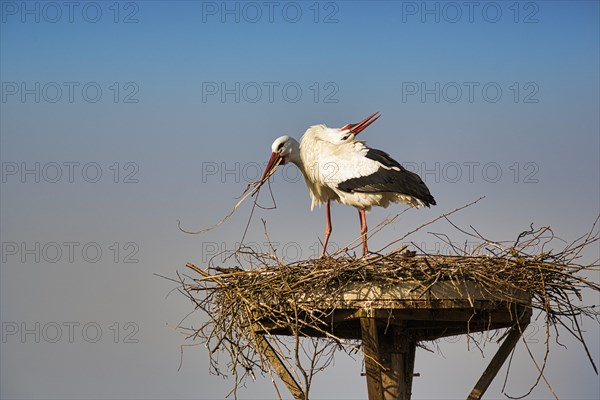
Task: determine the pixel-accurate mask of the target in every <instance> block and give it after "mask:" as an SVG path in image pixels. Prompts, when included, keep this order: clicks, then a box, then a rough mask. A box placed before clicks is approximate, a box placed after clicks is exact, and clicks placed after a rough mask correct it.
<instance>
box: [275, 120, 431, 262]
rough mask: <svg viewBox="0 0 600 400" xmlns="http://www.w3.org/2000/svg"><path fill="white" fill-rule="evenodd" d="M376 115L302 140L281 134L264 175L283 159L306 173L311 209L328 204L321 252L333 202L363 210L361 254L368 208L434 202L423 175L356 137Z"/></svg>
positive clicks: (315, 130)
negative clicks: (408, 168)
mask: <svg viewBox="0 0 600 400" xmlns="http://www.w3.org/2000/svg"><path fill="white" fill-rule="evenodd" d="M377 114H378V113H375V114H372V115H371V116H369V117H367V118H365V119H364V120H363V121H361V122H359V123H357V124H348V125H346V126H344V127H342V128H328V127H326V126H325V125H314V126H311V127H310V128H309V129H308V130H307V131H306V132H305V133H304V135H303V136H302V139H301V140H300V143H298V142H297V141H296V140H295V139H293V138H291V137H289V136H281V137H279V138H277V139H276V140H275V141H274V142H273V145H272V147H271V148H272V151H273V153H272V154H271V159H270V160H269V163H268V165H267V168H266V169H265V175H264V176H266V175H267V173H268V172H269V171H270V170H271V169H272V168H273V167H274V166H275V165H277V162H278V161H280V163H281V164H285V163H286V162H288V161H289V162H292V163H294V164H295V165H296V166H297V167H298V168H299V169H300V171H301V172H302V175H303V176H304V180H305V182H306V186H307V187H308V190H309V193H310V197H311V200H312V204H311V209H314V207H315V206H316V205H321V204H322V203H325V204H326V217H327V226H326V230H325V240H324V243H323V252H322V256H324V255H325V250H326V248H327V242H328V240H329V235H330V234H331V219H330V202H331V200H334V201H337V202H339V203H342V204H345V205H349V206H353V207H356V208H357V209H358V210H359V216H360V221H361V233H362V239H363V255H366V254H367V253H368V247H367V240H366V233H367V224H366V216H365V211H369V210H370V209H371V207H372V206H380V207H387V206H389V204H390V203H403V204H407V205H409V206H412V207H417V208H418V207H421V206H427V207H429V205H435V204H436V203H435V200H434V198H433V197H432V196H431V194H430V193H429V189H427V187H426V186H425V184H424V183H423V181H422V180H421V178H420V177H419V176H418V175H417V174H415V173H413V172H410V171H408V170H406V169H404V168H403V167H402V166H401V165H400V164H399V163H398V162H397V161H395V160H393V159H392V158H391V157H390V156H389V155H388V154H387V153H385V152H383V151H381V150H376V149H371V148H369V147H367V146H366V144H365V142H364V141H360V140H356V139H355V136H356V135H358V134H359V133H360V132H361V131H362V130H364V129H365V128H366V127H368V126H369V125H370V124H371V123H373V122H374V121H375V120H377V118H379V116H380V115H377Z"/></svg>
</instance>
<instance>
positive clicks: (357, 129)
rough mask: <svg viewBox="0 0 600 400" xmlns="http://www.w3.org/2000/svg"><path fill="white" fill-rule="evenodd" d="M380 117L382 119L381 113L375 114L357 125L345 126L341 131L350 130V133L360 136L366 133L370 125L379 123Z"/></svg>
mask: <svg viewBox="0 0 600 400" xmlns="http://www.w3.org/2000/svg"><path fill="white" fill-rule="evenodd" d="M379 117H381V114H379V112H375V113H373V114H371V115H369V116H368V117H367V118H365V119H363V120H362V121H360V122H358V123H356V124H347V125H345V126H344V127H342V128H341V130H342V131H344V130H348V132H350V133H353V134H354V135H358V134H359V133H361V132H362V131H364V130H365V129H366V128H367V127H368V126H369V125H371V124H372V123H373V122H375V121H377V119H378V118H379Z"/></svg>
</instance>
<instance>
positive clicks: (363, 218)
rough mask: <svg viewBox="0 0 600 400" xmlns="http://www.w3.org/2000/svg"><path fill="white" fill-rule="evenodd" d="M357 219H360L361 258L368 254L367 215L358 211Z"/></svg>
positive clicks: (362, 211) (363, 211)
mask: <svg viewBox="0 0 600 400" xmlns="http://www.w3.org/2000/svg"><path fill="white" fill-rule="evenodd" d="M358 217H359V218H360V233H361V235H362V251H363V257H366V255H367V254H368V253H369V247H368V246H367V214H366V212H365V210H358Z"/></svg>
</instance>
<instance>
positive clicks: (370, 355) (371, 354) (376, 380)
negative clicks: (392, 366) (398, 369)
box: [360, 318, 383, 400]
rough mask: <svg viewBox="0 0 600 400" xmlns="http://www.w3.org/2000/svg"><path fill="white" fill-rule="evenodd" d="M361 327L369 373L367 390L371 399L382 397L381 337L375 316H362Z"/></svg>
mask: <svg viewBox="0 0 600 400" xmlns="http://www.w3.org/2000/svg"><path fill="white" fill-rule="evenodd" d="M360 329H361V336H362V346H363V352H364V354H365V372H366V374H367V392H368V394H369V400H381V399H382V392H383V390H382V385H381V372H380V371H381V370H380V366H379V365H378V364H377V362H378V361H379V338H378V334H377V333H378V332H377V322H376V319H375V318H361V319H360Z"/></svg>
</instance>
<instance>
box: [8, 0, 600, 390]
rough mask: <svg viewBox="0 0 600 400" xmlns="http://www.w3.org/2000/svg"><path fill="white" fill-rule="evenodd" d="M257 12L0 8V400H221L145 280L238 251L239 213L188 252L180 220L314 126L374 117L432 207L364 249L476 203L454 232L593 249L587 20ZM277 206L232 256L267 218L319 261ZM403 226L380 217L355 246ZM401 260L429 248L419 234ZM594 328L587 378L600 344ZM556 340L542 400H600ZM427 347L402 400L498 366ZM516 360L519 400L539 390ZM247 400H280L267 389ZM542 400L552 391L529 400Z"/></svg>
mask: <svg viewBox="0 0 600 400" xmlns="http://www.w3.org/2000/svg"><path fill="white" fill-rule="evenodd" d="M272 4H273V9H272V15H270V14H269V11H270V10H269V6H268V5H265V4H264V2H251V3H249V5H248V3H243V2H229V3H223V2H195V1H181V2H164V1H134V2H121V3H114V2H101V1H99V2H75V3H74V5H73V9H72V10H69V8H68V6H65V5H64V4H63V3H62V2H49V3H47V2H34V1H32V2H20V1H19V2H11V1H2V2H0V5H1V7H0V12H1V15H0V75H1V76H0V78H1V79H0V80H1V82H2V93H1V95H2V98H1V99H0V101H1V103H0V106H1V111H0V132H1V138H0V145H1V149H0V156H1V160H2V173H3V175H2V183H1V185H2V193H1V195H0V200H1V205H0V212H1V216H2V224H1V227H0V233H1V235H2V243H3V250H2V251H3V253H2V266H1V269H0V277H1V283H0V289H1V290H0V300H1V320H2V323H3V324H4V325H3V329H4V331H3V332H4V333H7V332H8V331H6V330H7V329H9V330H10V329H13V328H14V327H15V326H16V327H18V332H17V333H14V334H11V335H8V336H6V338H5V339H6V340H3V341H2V343H0V346H1V348H2V356H1V358H0V367H1V372H2V374H1V378H0V387H1V390H0V397H2V398H14V399H21V398H22V399H24V398H90V399H91V398H201V399H214V398H223V397H224V396H225V395H226V394H227V393H228V391H229V388H230V386H231V382H229V381H226V380H222V379H221V378H219V377H215V376H212V375H209V374H208V362H207V356H206V352H205V350H204V348H203V347H201V346H197V347H190V348H187V350H186V352H185V358H184V363H183V367H182V369H181V370H180V371H177V369H178V366H179V361H180V359H179V356H180V353H179V349H180V348H179V346H180V345H181V344H184V343H189V341H186V340H185V339H184V337H183V336H182V335H181V334H180V333H178V332H177V330H176V329H175V327H176V325H177V324H178V322H179V321H180V319H181V318H183V317H184V316H185V315H186V314H187V313H188V312H189V311H190V310H191V305H190V304H189V303H188V302H186V301H185V299H183V298H181V297H180V296H177V295H176V294H171V295H169V296H167V294H168V293H169V291H170V290H171V289H172V285H171V284H170V283H169V282H167V281H165V280H163V279H160V278H158V277H156V276H155V275H154V274H161V275H168V276H173V275H174V274H175V271H176V270H183V268H184V267H183V266H184V264H185V263H186V262H188V261H191V262H195V263H196V264H197V265H202V264H204V263H206V261H207V256H208V253H210V251H212V249H214V248H215V246H216V248H226V249H231V248H233V247H234V246H235V244H236V242H237V241H239V239H240V238H241V233H242V231H243V228H244V226H245V224H246V221H247V218H248V214H249V206H248V205H246V206H245V207H242V209H240V210H239V211H238V212H237V213H236V214H235V215H234V217H233V218H232V219H231V220H230V221H228V223H227V224H224V225H223V226H222V227H220V228H219V229H218V230H215V231H212V232H210V233H208V234H206V235H203V236H189V235H185V234H183V233H181V232H179V231H178V229H177V222H176V221H177V220H181V221H182V223H183V224H184V226H186V227H189V228H191V229H195V228H198V229H199V228H203V227H206V226H208V225H211V224H212V223H214V222H216V221H217V220H219V219H220V217H221V216H223V215H225V214H226V213H227V212H228V211H229V210H230V208H231V207H232V206H233V204H234V203H235V197H236V196H238V195H239V193H240V192H241V191H242V190H243V188H244V187H245V186H246V183H247V181H248V180H252V179H256V173H257V171H258V168H257V166H259V167H262V166H264V163H265V162H266V161H267V158H268V156H269V153H270V145H271V143H272V141H273V140H274V139H275V138H276V137H278V136H280V135H283V134H289V135H292V136H295V137H297V138H299V137H300V136H301V135H302V133H303V132H304V131H305V130H306V128H308V127H309V126H310V125H313V124H317V123H325V124H327V125H329V126H342V125H344V124H346V123H348V122H357V121H359V120H361V119H363V118H364V117H366V116H367V115H369V114H371V113H373V112H375V111H379V112H381V113H382V115H383V116H382V117H381V118H380V119H379V120H378V121H377V122H376V123H375V124H374V125H372V126H371V127H369V129H368V130H366V131H365V132H364V133H363V134H362V135H364V137H363V138H364V139H365V140H368V143H369V145H371V146H373V147H376V148H380V149H383V150H385V151H387V152H389V153H390V154H391V155H392V156H393V157H394V158H395V159H397V160H398V161H400V162H401V163H403V164H405V166H407V167H410V168H411V169H412V170H414V171H416V172H418V173H419V174H420V175H421V176H422V177H423V178H424V180H425V182H426V183H427V185H428V187H429V188H430V190H431V192H432V194H433V195H434V196H435V198H436V200H437V203H438V206H436V207H434V208H432V209H430V210H419V211H409V212H407V213H405V214H404V215H403V216H402V218H401V220H400V222H398V223H397V224H396V225H394V226H393V227H391V228H390V229H388V230H386V231H384V232H382V234H381V235H379V236H376V237H374V238H373V239H372V241H371V242H370V245H371V247H372V248H377V246H379V247H381V246H383V245H385V244H386V243H388V242H389V241H391V240H393V238H394V237H398V236H401V235H402V234H403V233H404V232H406V231H407V230H408V229H410V228H414V227H416V226H418V225H420V224H422V223H423V222H425V221H428V220H430V219H433V218H434V217H436V216H438V215H440V214H441V213H444V212H448V211H451V210H453V209H454V208H456V207H459V206H461V205H464V204H466V203H468V202H470V201H472V200H474V199H476V198H478V197H480V196H486V198H485V199H484V200H483V201H481V202H480V203H479V204H478V205H477V206H474V207H471V208H469V209H468V210H466V211H464V212H463V213H461V214H460V215H459V216H457V217H456V221H457V222H458V223H460V224H462V225H463V226H468V225H473V226H476V227H477V228H478V230H479V231H480V232H482V233H485V234H486V235H487V236H489V237H492V238H494V239H498V240H504V239H514V238H515V237H516V235H517V234H518V233H519V232H521V231H523V230H524V229H526V228H527V227H528V226H529V224H530V223H531V222H533V223H534V224H535V226H547V225H550V226H552V227H553V229H554V231H555V233H556V234H557V235H558V236H559V237H560V238H562V239H564V240H565V241H567V242H568V241H572V240H574V239H576V238H577V237H578V236H579V235H581V234H583V233H584V232H586V231H587V230H588V229H589V227H590V225H591V223H592V221H593V220H594V219H595V217H596V216H597V215H598V213H599V212H600V208H599V204H600V198H599V193H600V182H599V180H600V178H599V172H598V171H599V170H600V134H599V132H600V122H599V113H598V110H599V109H600V100H599V92H600V90H599V89H600V81H599V73H598V71H599V70H600V55H599V47H600V46H599V45H600V43H599V37H600V35H599V33H600V32H599V3H598V2H597V1H570V2H561V1H537V2H527V1H523V2H513V1H510V2H504V1H498V2H487V1H483V2H476V4H474V5H473V7H474V8H473V10H472V14H470V10H469V9H468V7H467V6H465V5H464V4H463V2H408V1H397V2H394V1H386V2H377V1H376V2H365V1H348V2H343V1H342V2H320V3H315V2H274V3H272ZM227 10H233V11H232V13H227ZM257 10H260V16H259V15H258V14H256V12H257ZM428 10H430V11H431V12H429V13H428ZM457 10H458V11H459V12H460V15H459V14H456V12H457ZM71 11H72V14H70V12H71ZM98 11H99V12H100V14H98V13H97V12H98ZM297 11H300V12H301V14H297ZM497 11H499V12H500V13H499V14H498V13H497ZM236 18H237V20H236ZM38 20H39V21H38ZM224 91H225V94H224ZM470 168H472V169H470ZM27 171H33V172H27ZM36 171H37V172H36ZM98 174H100V175H98ZM294 177H295V178H294ZM272 187H273V192H274V195H275V198H276V201H277V209H275V210H260V211H259V212H258V214H257V215H255V217H254V219H253V221H252V223H251V225H250V229H249V233H248V237H247V240H248V241H250V242H253V243H258V244H262V243H263V242H264V237H263V235H262V224H261V223H260V218H264V219H265V220H266V221H267V224H268V227H269V233H270V235H271V237H275V238H277V240H278V241H279V242H280V243H281V248H284V247H287V248H293V249H300V252H301V255H302V256H303V258H305V257H311V256H313V255H314V253H315V249H316V250H317V251H318V242H319V238H322V235H323V227H324V215H323V214H324V211H323V210H322V209H316V210H315V211H314V212H312V213H311V212H310V200H309V197H308V194H307V190H306V187H305V186H304V184H303V183H302V181H301V180H300V181H298V179H297V175H296V172H295V171H294V170H293V167H286V168H285V169H283V170H282V172H278V173H277V174H276V175H275V176H274V178H273V184H272ZM264 201H265V202H267V200H266V198H265V200H264ZM402 210H403V207H401V206H394V207H391V208H388V209H377V210H373V212H371V213H370V214H369V216H368V220H369V224H370V226H375V225H376V224H377V223H379V222H380V221H381V220H383V219H384V218H386V217H387V216H390V215H394V214H395V213H397V212H400V211H402ZM332 214H333V227H334V231H333V235H332V238H331V240H332V242H333V244H334V245H337V246H340V245H344V244H346V243H348V242H350V241H351V240H353V239H355V238H356V237H357V236H358V233H359V224H358V218H357V216H356V211H354V210H351V209H349V208H347V207H343V206H339V205H334V206H333V209H332ZM432 230H434V231H448V230H449V227H448V226H445V225H439V226H435V227H433V228H432ZM413 240H414V241H415V242H416V243H419V244H421V245H422V246H425V247H427V248H429V249H437V248H441V245H440V243H439V242H436V239H435V238H434V237H432V236H431V235H427V234H426V233H424V232H423V233H422V234H417V235H416V236H415V237H414V238H413ZM65 243H75V244H65ZM15 246H16V247H15ZM36 246H37V247H36ZM69 246H71V247H69ZM57 249H58V250H57ZM70 249H73V253H72V257H71V258H70V253H69V252H70ZM84 249H85V251H84ZM97 249H100V252H101V254H99V255H95V254H96V253H94V252H95V251H97ZM57 252H60V254H59V253H57ZM36 257H37V258H39V260H37V259H36ZM290 257H292V258H294V257H295V256H290ZM597 257H598V252H597V251H596V252H594V251H589V252H588V253H587V254H585V260H588V261H593V260H594V259H596V258H597ZM130 261H137V262H130ZM592 279H595V280H596V281H598V279H599V277H598V276H597V275H596V276H595V277H592ZM588 296H589V297H588V298H587V300H586V301H587V302H588V303H590V304H598V303H599V301H600V299H598V296H597V294H588ZM193 318H196V319H195V320H194V321H196V322H197V321H199V320H201V316H200V315H194V316H193ZM129 322H131V323H132V324H130V325H127V323H129ZM36 323H39V324H40V325H39V326H40V328H39V335H38V336H40V338H39V343H36V333H35V331H36V328H35V327H36ZM70 323H76V324H78V325H71V326H73V329H74V331H73V332H74V337H73V341H72V342H71V341H70V340H68V339H69V338H68V333H69V330H68V329H69V328H68V326H70V325H69V324H70ZM53 324H58V325H59V326H60V327H61V332H62V336H61V337H60V339H59V340H57V341H56V343H52V340H49V339H52V338H53V336H52V332H53V331H52V329H55V328H56V326H55V325H53ZM65 324H66V325H65ZM86 324H88V325H86ZM84 326H86V327H87V328H89V332H87V333H89V335H88V336H85V335H84V333H83V327H84ZM44 327H46V330H44ZM97 327H100V328H101V330H102V333H101V335H100V337H99V339H98V341H97V342H96V343H90V341H91V340H89V339H90V335H92V336H93V332H94V329H96V328H97ZM87 328H86V329H87ZM585 328H586V330H587V331H588V338H589V343H588V344H589V346H590V351H591V353H592V355H593V357H594V358H595V360H596V363H597V364H598V363H599V361H598V357H599V354H600V349H599V347H600V346H599V343H598V337H599V331H598V324H595V323H591V321H588V322H587V325H586V327H585ZM24 329H29V330H33V332H34V333H29V334H25V336H24V337H22V336H21V334H22V333H23V332H22V331H23V330H24ZM534 330H535V328H534ZM534 330H533V331H532V333H531V334H530V335H531V338H532V340H538V343H535V344H533V347H534V350H535V351H537V353H536V354H538V355H541V354H542V351H543V343H542V342H543V336H541V333H536V332H535V331H534ZM539 332H541V331H539ZM7 334H8V333H7ZM127 335H132V336H130V337H129V339H136V340H137V342H131V340H125V339H126V337H128V336H127ZM536 335H538V336H536ZM563 338H564V341H565V342H566V343H567V345H568V350H565V349H563V348H561V347H560V346H558V345H556V344H555V343H552V346H553V347H552V350H553V352H552V353H551V358H550V361H549V365H548V377H549V379H550V382H551V383H552V385H553V388H554V390H555V391H556V393H557V394H558V395H559V397H560V398H569V399H575V398H577V399H592V398H598V397H599V396H600V386H599V385H598V382H597V376H596V375H595V374H594V373H593V371H592V370H591V368H590V367H589V366H588V365H589V364H588V361H587V360H586V357H585V353H584V351H583V350H582V348H581V347H580V346H579V345H578V344H577V343H575V342H574V341H572V340H567V339H566V334H563V335H561V339H563ZM440 349H441V352H442V353H443V354H440V353H438V352H435V353H434V354H431V353H428V352H425V351H419V353H418V354H417V366H416V369H417V371H418V372H420V373H421V378H418V379H416V380H415V382H414V388H413V389H414V390H413V392H414V397H415V398H418V399H420V398H423V399H424V398H436V399H446V398H464V397H466V394H467V392H468V391H469V390H470V388H471V387H472V385H473V384H474V382H475V380H476V379H477V377H478V372H480V371H482V370H483V369H484V368H485V366H486V364H487V360H488V359H489V358H490V357H491V355H492V354H493V351H494V349H495V346H494V345H491V344H489V345H488V346H487V347H486V349H485V354H486V358H483V357H481V355H480V354H479V352H477V351H473V350H471V351H468V352H467V351H466V349H467V344H466V342H465V341H464V340H461V341H458V342H457V343H448V342H441V343H440ZM519 351H520V352H518V353H517V354H516V355H515V360H514V361H513V377H512V379H513V381H512V385H513V386H510V388H511V391H509V393H511V394H518V393H520V392H523V391H525V390H526V389H527V388H528V385H529V384H531V383H532V382H533V380H534V379H535V370H534V368H535V367H534V366H533V365H532V364H531V361H530V360H529V359H528V357H527V356H526V355H525V354H524V352H525V349H524V348H523V347H521V348H520V349H519ZM457 363H458V364H460V365H461V368H460V370H459V371H457V368H456V365H457ZM360 370H361V365H360V362H357V361H353V360H351V359H348V358H343V357H340V358H339V359H338V361H337V363H336V365H335V366H334V367H333V368H331V370H330V371H328V372H327V373H326V374H325V375H324V376H322V377H319V376H317V378H316V381H315V384H314V388H313V390H314V392H313V394H314V396H315V398H321V399H334V398H335V399H359V398H365V397H366V385H365V382H364V381H363V378H360V375H359V373H360ZM565 371H577V374H575V373H573V374H572V375H570V374H565ZM99 377H101V379H99ZM349 377H353V379H348V378H349ZM501 387H502V385H501V379H498V380H497V381H495V382H494V383H493V385H492V387H491V388H490V391H489V398H502V392H501ZM513 388H514V390H512V389H513ZM240 396H241V397H242V398H272V397H275V393H274V391H273V390H272V387H271V384H270V382H269V380H268V379H266V378H265V379H260V380H259V381H257V382H256V383H252V384H250V385H249V387H248V388H247V389H245V390H243V391H242V392H241V393H240ZM548 397H550V392H549V391H548V390H547V389H546V388H545V387H544V386H543V385H540V386H539V387H538V388H537V389H536V390H535V391H534V392H533V395H532V398H536V399H538V398H548Z"/></svg>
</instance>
